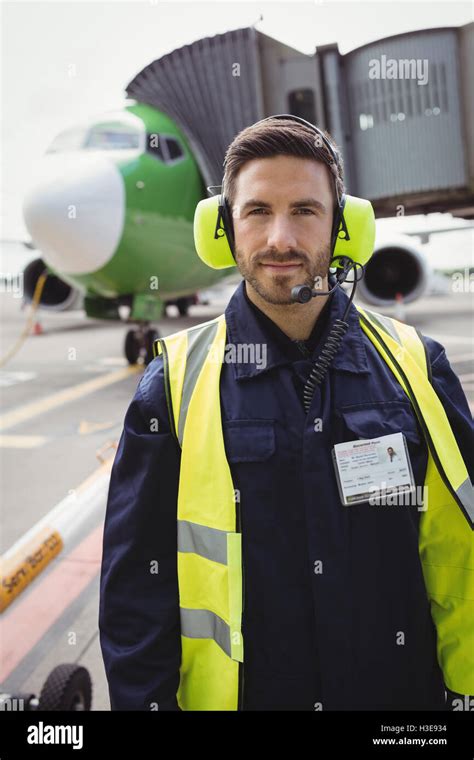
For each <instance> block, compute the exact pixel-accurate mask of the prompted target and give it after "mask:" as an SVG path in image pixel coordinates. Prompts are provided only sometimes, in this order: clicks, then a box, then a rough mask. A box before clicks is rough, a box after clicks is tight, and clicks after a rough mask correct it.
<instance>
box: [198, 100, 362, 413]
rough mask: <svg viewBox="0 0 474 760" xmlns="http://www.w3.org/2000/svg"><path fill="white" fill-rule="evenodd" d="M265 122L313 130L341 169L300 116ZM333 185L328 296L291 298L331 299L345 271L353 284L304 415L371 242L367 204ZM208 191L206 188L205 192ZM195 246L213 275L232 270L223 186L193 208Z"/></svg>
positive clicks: (315, 372)
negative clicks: (332, 272) (283, 121)
mask: <svg viewBox="0 0 474 760" xmlns="http://www.w3.org/2000/svg"><path fill="white" fill-rule="evenodd" d="M269 119H288V120H291V121H295V122H298V123H300V124H304V125H306V126H307V127H309V128H310V129H312V130H313V132H314V133H315V134H316V135H317V136H318V138H319V140H320V141H321V142H322V143H324V145H325V146H326V148H327V150H328V151H329V153H330V155H331V157H332V159H333V160H332V162H331V164H334V165H335V167H336V168H337V169H339V168H340V162H339V158H338V156H337V154H336V152H335V150H334V149H333V147H332V145H331V143H330V142H329V140H328V139H327V137H326V136H325V135H324V134H323V132H321V130H320V129H318V127H316V126H315V125H314V124H311V122H309V121H306V119H302V118H301V117H299V116H292V115H291V114H285V113H284V114H275V115H274V116H267V117H266V118H264V119H261V120H260V121H258V122H256V124H262V123H263V122H265V121H268V120H269ZM315 158H316V157H315ZM327 165H328V164H326V166H327ZM329 168H331V167H329ZM331 173H332V172H331ZM333 180H334V183H335V191H336V201H337V205H336V209H335V212H334V218H333V223H332V230H331V262H330V265H329V266H330V267H333V268H335V269H336V270H337V271H336V274H335V278H336V282H335V285H334V286H333V287H332V288H331V289H330V290H328V291H322V290H315V289H312V288H310V287H309V286H308V285H297V286H295V287H294V288H292V291H291V297H292V299H293V300H294V301H296V302H299V303H308V302H309V301H311V299H312V298H313V297H315V296H318V295H331V294H332V293H333V292H334V291H335V290H336V288H339V287H340V286H341V285H342V283H343V282H344V281H345V279H346V278H347V275H348V274H349V272H350V271H354V279H353V280H352V281H350V282H351V283H352V285H353V287H352V292H351V295H350V297H349V299H348V303H347V306H346V309H345V312H344V315H343V318H342V320H341V319H336V320H335V322H334V324H333V326H332V328H331V331H330V333H329V335H328V337H327V340H326V342H325V344H324V347H323V349H322V351H321V353H320V356H319V358H318V359H317V361H316V362H315V364H314V366H313V368H312V370H311V374H310V376H309V378H308V381H307V383H306V387H305V389H304V406H305V410H306V412H308V410H309V406H310V403H311V399H312V396H313V394H314V391H315V389H316V385H317V384H319V383H320V382H321V381H322V379H323V377H324V375H325V374H326V372H327V370H328V368H329V365H330V364H331V362H332V360H333V358H334V356H335V355H336V353H337V351H338V350H339V348H340V344H341V341H342V338H343V337H344V334H345V332H346V330H347V329H348V327H349V325H348V323H347V322H346V321H345V320H346V316H347V314H348V311H349V308H350V305H351V303H352V299H353V297H354V293H355V288H356V285H357V282H358V280H359V279H360V277H358V276H357V274H360V275H361V276H362V274H363V267H364V265H365V264H367V262H368V261H369V259H370V257H371V256H372V253H373V250H374V242H375V217H374V210H373V208H372V204H371V203H370V201H368V200H365V199H364V198H357V197H355V196H353V195H346V194H345V193H343V194H342V195H341V196H340V195H339V191H338V187H337V181H336V177H335V175H334V174H333ZM208 190H211V188H210V187H209V188H208ZM194 244H195V247H196V251H197V254H198V256H199V258H200V259H202V261H203V262H204V263H205V264H207V266H209V267H211V268H212V269H225V268H227V267H232V266H235V265H236V260H235V256H234V252H235V239H234V225H233V220H232V209H231V208H230V206H229V203H228V200H227V198H226V196H225V188H224V187H223V186H221V193H220V194H218V195H213V196H211V197H210V198H204V199H203V200H201V201H200V202H199V203H198V205H197V207H196V211H195V214H194Z"/></svg>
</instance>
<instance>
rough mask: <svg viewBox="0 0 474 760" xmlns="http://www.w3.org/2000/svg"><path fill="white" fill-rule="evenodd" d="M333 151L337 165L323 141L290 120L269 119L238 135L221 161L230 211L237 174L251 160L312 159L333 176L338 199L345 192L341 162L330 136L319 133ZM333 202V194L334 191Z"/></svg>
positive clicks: (311, 131) (309, 130) (339, 154)
mask: <svg viewBox="0 0 474 760" xmlns="http://www.w3.org/2000/svg"><path fill="white" fill-rule="evenodd" d="M321 131H322V132H323V134H324V136H325V138H326V139H327V140H328V142H329V143H330V145H331V147H332V148H333V150H334V152H335V154H336V156H337V159H338V166H336V165H335V164H334V159H333V157H332V155H331V153H330V151H329V149H328V147H327V146H326V145H325V144H324V142H323V141H322V140H321V139H319V140H318V135H317V134H315V132H314V130H313V129H311V127H307V126H306V124H301V123H300V122H297V121H291V120H290V119H277V118H274V119H268V120H265V121H263V122H260V123H259V122H257V123H256V124H251V125H250V126H249V127H246V128H245V129H243V130H242V131H241V132H239V134H238V135H236V137H234V139H233V140H232V142H231V144H230V145H229V147H228V148H227V151H226V154H225V158H224V178H223V185H224V193H225V196H226V198H227V200H228V203H229V205H230V207H231V208H232V206H233V203H234V198H235V183H236V178H237V175H238V173H239V171H240V169H241V168H242V166H243V165H244V164H246V163H247V161H251V160H252V159H254V158H271V157H273V156H280V155H286V156H298V157H300V158H312V159H314V160H315V161H319V162H320V163H324V164H326V166H327V167H328V168H329V170H330V173H331V174H333V175H334V178H335V182H334V180H333V191H334V187H335V185H336V187H337V192H338V194H339V197H341V195H342V194H343V192H344V177H343V162H342V156H341V153H340V151H339V149H338V147H337V145H336V144H335V143H334V141H333V140H332V138H331V137H330V135H329V134H328V133H327V132H325V131H324V130H321ZM334 199H335V203H336V194H335V192H334Z"/></svg>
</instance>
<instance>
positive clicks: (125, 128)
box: [84, 122, 140, 150]
mask: <svg viewBox="0 0 474 760" xmlns="http://www.w3.org/2000/svg"><path fill="white" fill-rule="evenodd" d="M139 147H140V132H139V131H138V130H134V129H131V128H130V125H129V124H119V123H116V122H115V123H113V124H111V123H108V124H97V125H95V126H94V127H92V129H91V130H90V132H89V135H88V137H87V140H86V142H85V145H84V148H85V149H88V150H91V149H93V150H134V149H137V148H139Z"/></svg>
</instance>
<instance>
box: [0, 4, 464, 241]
mask: <svg viewBox="0 0 474 760" xmlns="http://www.w3.org/2000/svg"><path fill="white" fill-rule="evenodd" d="M0 1H1V0H0ZM0 7H1V14H2V18H1V21H2V32H1V34H2V37H1V48H2V54H1V66H2V102H1V106H2V121H3V124H2V137H1V147H2V172H1V174H2V187H1V191H2V229H1V237H3V238H15V237H20V238H23V237H24V236H28V235H27V231H26V229H25V227H24V224H23V220H22V216H21V202H22V197H23V194H24V191H25V188H26V187H27V185H28V178H29V176H30V174H31V171H32V167H34V166H35V165H36V164H37V162H38V161H39V160H40V158H41V156H42V154H43V153H44V151H45V150H46V148H47V147H48V145H49V144H50V142H51V141H52V139H53V138H54V137H55V135H56V134H57V133H58V132H59V131H61V130H62V129H63V128H65V127H68V126H70V125H71V124H74V123H75V122H77V121H81V120H83V119H85V118H88V117H89V116H91V115H94V114H98V113H100V112H101V111H102V110H107V109H109V108H114V107H116V106H117V105H120V104H121V103H122V102H123V99H124V88H125V86H126V85H127V84H128V82H129V81H130V80H131V79H132V78H133V77H134V75H135V74H137V73H138V72H139V71H140V70H141V69H142V68H143V67H144V66H146V65H147V64H148V63H150V62H151V61H153V60H154V59H156V58H159V57H160V56H162V55H164V54H165V53H168V52H170V51H171V50H174V49H175V48H177V47H181V46H182V45H185V44H187V43H190V42H194V41H195V40H197V39H200V38H201V37H206V36H211V35H214V34H220V33H222V32H227V31H229V30H231V29H237V28H240V27H245V26H249V25H251V24H254V23H255V22H257V20H258V19H259V17H260V15H262V16H263V20H262V21H259V22H258V24H257V28H258V29H259V30H260V31H262V32H264V33H265V34H268V35H269V36H271V37H274V38H276V39H278V40H281V41H282V42H285V43H286V44H288V45H291V46H292V47H295V48H297V49H298V50H301V51H302V52H304V53H312V52H313V51H314V48H315V46H316V45H323V44H326V43H330V42H337V43H338V44H339V49H340V51H341V52H342V53H347V52H348V51H350V50H353V49H354V48H356V47H359V46H360V45H363V44H365V43H366V42H371V41H372V40H376V39H380V38H381V37H387V36H389V35H394V34H398V33H400V32H407V31H412V30H416V29H426V28H432V27H439V26H460V25H463V24H466V23H468V22H469V21H471V20H472V4H471V3H470V2H451V1H450V0H446V1H444V2H435V1H433V0H427V1H426V2H418V3H416V2H408V0H407V1H406V2H388V1H387V2H385V0H378V2H374V3H363V2H358V1H357V0H353V1H352V2H338V0H327V1H325V2H320V0H316V2H314V1H313V2H298V1H297V0H296V1H295V0H293V1H292V2H289V3H288V2H238V3H234V2H232V3H231V2H225V1H224V0H219V2H210V3H203V2H199V1H198V0H194V1H192V2H179V0H174V2H171V3H167V2H162V0H146V1H144V2H141V0H134V2H121V1H120V0H107V1H105V2H95V0H82V1H81V2H69V1H68V0H57V1H56V2H42V1H41V0H37V1H36V2H22V0H15V1H14V2H8V0H7V1H6V2H3V3H1V6H0ZM71 65H73V66H74V70H75V76H73V77H71V76H70V74H69V72H70V70H71Z"/></svg>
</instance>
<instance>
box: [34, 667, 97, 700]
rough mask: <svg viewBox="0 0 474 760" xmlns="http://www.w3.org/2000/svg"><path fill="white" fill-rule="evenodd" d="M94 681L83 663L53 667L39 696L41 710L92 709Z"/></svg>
mask: <svg viewBox="0 0 474 760" xmlns="http://www.w3.org/2000/svg"><path fill="white" fill-rule="evenodd" d="M91 703H92V681H91V677H90V675H89V671H88V670H87V669H86V668H83V667H82V666H81V665H76V664H74V663H66V664H64V665H58V666H57V667H56V668H53V670H52V671H51V673H50V674H49V676H48V677H47V679H46V681H45V682H44V685H43V688H42V689H41V694H40V697H39V706H38V709H39V710H67V711H68V712H72V711H77V712H79V711H83V710H90V709H91Z"/></svg>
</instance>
